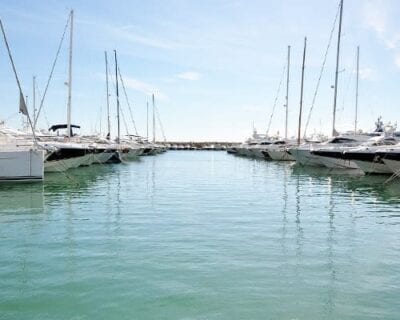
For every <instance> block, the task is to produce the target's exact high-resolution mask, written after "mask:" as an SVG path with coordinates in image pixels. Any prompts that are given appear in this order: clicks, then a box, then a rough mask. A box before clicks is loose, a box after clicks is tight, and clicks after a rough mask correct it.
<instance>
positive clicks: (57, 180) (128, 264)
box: [0, 151, 400, 320]
mask: <svg viewBox="0 0 400 320" xmlns="http://www.w3.org/2000/svg"><path fill="white" fill-rule="evenodd" d="M68 175H69V177H68V178H66V177H64V176H62V175H58V174H53V175H48V176H46V179H47V181H46V182H45V183H44V184H43V185H42V184H38V185H19V186H13V185H4V184H3V185H0V319H185V320H186V319H305V320H310V319H363V320H365V319H399V314H400V302H399V297H400V183H397V185H396V184H395V185H392V186H385V185H383V182H384V181H385V179H384V178H381V177H359V176H335V175H334V176H329V175H327V174H326V172H322V171H321V172H316V171H305V170H300V169H296V168H295V169H293V168H291V166H290V165H289V164H279V163H272V162H265V161H257V160H249V159H244V158H239V157H234V156H230V155H227V154H226V153H224V152H189V151H187V152H179V151H177V152H173V151H171V152H169V153H166V154H163V155H160V156H157V157H147V158H142V159H141V160H140V161H137V162H132V163H130V164H127V165H110V166H93V167H90V168H82V169H76V170H73V171H70V172H69V173H68Z"/></svg>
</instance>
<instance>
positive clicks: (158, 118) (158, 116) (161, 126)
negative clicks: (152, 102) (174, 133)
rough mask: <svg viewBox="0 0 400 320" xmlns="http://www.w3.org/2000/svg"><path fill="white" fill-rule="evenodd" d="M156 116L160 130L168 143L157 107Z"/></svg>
mask: <svg viewBox="0 0 400 320" xmlns="http://www.w3.org/2000/svg"><path fill="white" fill-rule="evenodd" d="M155 109H156V115H157V120H158V124H159V125H160V129H161V134H162V136H163V139H164V141H167V139H166V138H165V134H164V127H163V125H162V123H161V118H160V113H159V112H158V108H157V106H156V108H155Z"/></svg>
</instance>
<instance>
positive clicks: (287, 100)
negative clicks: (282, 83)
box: [285, 46, 290, 140]
mask: <svg viewBox="0 0 400 320" xmlns="http://www.w3.org/2000/svg"><path fill="white" fill-rule="evenodd" d="M289 76H290V46H288V55H287V75H286V104H285V107H286V117H285V140H287V138H288V118H289Z"/></svg>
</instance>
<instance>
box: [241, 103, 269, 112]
mask: <svg viewBox="0 0 400 320" xmlns="http://www.w3.org/2000/svg"><path fill="white" fill-rule="evenodd" d="M241 109H242V111H244V112H252V113H265V112H266V107H265V106H262V105H246V106H243V107H242V108H241Z"/></svg>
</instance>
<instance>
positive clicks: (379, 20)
mask: <svg viewBox="0 0 400 320" xmlns="http://www.w3.org/2000/svg"><path fill="white" fill-rule="evenodd" d="M389 5H390V4H389V3H388V2H386V1H382V0H375V1H368V2H366V4H365V6H364V20H365V23H366V26H367V27H368V28H369V29H372V30H373V31H374V32H375V33H376V34H377V36H378V38H379V40H380V41H382V42H383V44H384V46H385V48H386V49H388V50H390V51H392V52H393V54H394V56H393V60H394V64H395V65H396V67H397V68H400V51H399V43H400V32H399V31H398V30H395V28H394V27H393V26H394V25H395V24H393V21H394V19H393V14H392V15H390V13H391V8H390V7H389ZM360 77H361V79H367V80H371V78H374V72H373V71H372V70H371V69H368V68H366V69H364V73H363V74H362V73H361V72H360Z"/></svg>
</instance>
